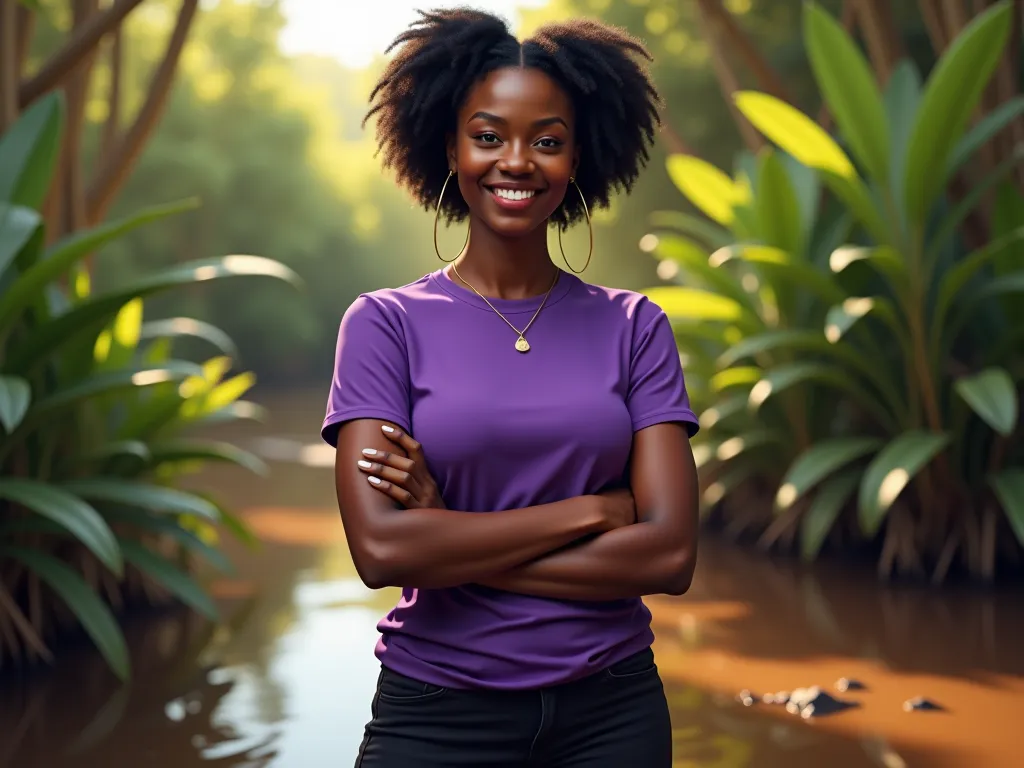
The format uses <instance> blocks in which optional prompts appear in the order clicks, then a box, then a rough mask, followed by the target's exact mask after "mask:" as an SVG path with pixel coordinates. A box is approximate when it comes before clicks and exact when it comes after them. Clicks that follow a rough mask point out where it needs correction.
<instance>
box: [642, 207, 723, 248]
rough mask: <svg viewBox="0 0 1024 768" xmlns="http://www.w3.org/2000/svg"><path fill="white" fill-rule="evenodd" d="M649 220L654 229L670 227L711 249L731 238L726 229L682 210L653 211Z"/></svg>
mask: <svg viewBox="0 0 1024 768" xmlns="http://www.w3.org/2000/svg"><path fill="white" fill-rule="evenodd" d="M650 221H651V226H652V227H654V228H655V229H671V230H675V231H677V232H679V233H680V234H683V235H689V236H691V237H694V238H696V239H697V240H699V241H700V242H702V243H704V244H705V245H706V246H708V248H710V249H712V250H714V249H715V248H721V247H722V246H723V245H728V244H729V243H731V242H732V240H733V237H732V234H730V232H729V231H728V230H726V229H724V228H722V227H720V226H718V225H717V224H715V223H713V222H710V221H708V220H707V219H702V218H700V217H699V216H694V215H692V214H689V213H684V212H683V211H655V212H654V213H652V214H651V218H650Z"/></svg>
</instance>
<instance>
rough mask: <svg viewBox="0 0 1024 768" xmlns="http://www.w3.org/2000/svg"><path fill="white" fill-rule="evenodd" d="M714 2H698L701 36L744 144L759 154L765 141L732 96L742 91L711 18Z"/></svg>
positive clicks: (710, 0) (699, 0)
mask: <svg viewBox="0 0 1024 768" xmlns="http://www.w3.org/2000/svg"><path fill="white" fill-rule="evenodd" d="M713 1H714V0H697V8H698V13H697V20H698V22H699V23H700V27H701V34H703V36H704V39H705V40H707V41H708V46H709V48H710V50H711V63H712V65H713V66H714V68H715V77H716V78H717V79H718V86H719V88H720V90H721V91H722V96H723V97H725V103H726V104H728V105H729V111H730V112H732V116H733V120H734V121H735V122H736V127H737V128H738V129H739V132H740V136H742V137H743V143H744V144H746V145H747V149H749V150H750V151H751V152H758V151H759V150H760V149H761V148H762V147H763V146H765V140H764V137H763V136H761V134H760V133H758V131H757V129H755V128H754V126H753V125H751V124H750V122H749V121H748V120H747V118H746V117H744V116H743V113H742V112H740V111H739V109H738V108H737V106H736V102H735V101H733V98H732V96H733V94H734V93H736V92H737V91H738V90H739V89H740V83H739V80H738V79H737V77H736V75H735V73H734V72H733V71H732V67H730V65H729V61H728V59H726V58H725V54H724V53H723V51H722V43H721V39H720V38H719V36H718V34H717V29H716V28H715V27H716V26H717V25H716V23H715V20H714V19H713V18H712V17H711V13H712V12H711V11H709V6H710V5H711V3H712V2H713Z"/></svg>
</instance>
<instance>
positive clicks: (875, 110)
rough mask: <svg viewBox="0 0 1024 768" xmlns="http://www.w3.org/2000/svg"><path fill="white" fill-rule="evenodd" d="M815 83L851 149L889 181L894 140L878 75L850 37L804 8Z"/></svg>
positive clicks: (827, 18) (832, 22)
mask: <svg viewBox="0 0 1024 768" xmlns="http://www.w3.org/2000/svg"><path fill="white" fill-rule="evenodd" d="M804 44H805V45H806V46H807V56H808V58H809V59H810V62H811V69H812V71H813V72H814V79H815V80H816V81H817V83H818V87H819V88H821V92H822V95H823V96H824V98H825V103H827V104H828V107H829V111H830V112H831V113H832V116H833V117H834V118H835V121H836V125H837V126H838V127H839V129H840V131H841V132H842V135H843V137H844V138H845V139H846V141H847V142H848V143H849V145H850V148H851V150H852V151H853V153H854V154H855V155H856V156H857V157H858V159H859V160H860V161H861V163H862V164H863V166H864V167H865V168H866V169H867V171H868V173H869V174H870V175H871V176H873V177H874V178H875V179H876V180H878V181H881V182H883V183H884V182H885V181H886V180H888V178H889V136H888V134H887V133H886V130H887V122H886V116H885V108H884V106H883V105H882V95H881V93H879V91H878V86H877V84H876V82H875V75H874V73H873V72H872V70H871V67H870V66H869V65H868V62H867V61H866V60H865V58H864V55H863V54H862V53H861V52H860V49H859V48H858V47H857V45H856V44H855V43H854V42H853V40H851V39H850V36H849V35H848V34H847V33H846V31H845V30H844V29H843V28H842V26H840V25H839V24H838V23H837V22H836V21H835V19H833V18H832V17H831V16H830V15H829V14H828V13H827V12H825V11H823V10H821V9H820V8H819V7H818V6H817V5H816V4H814V3H808V4H807V5H805V6H804Z"/></svg>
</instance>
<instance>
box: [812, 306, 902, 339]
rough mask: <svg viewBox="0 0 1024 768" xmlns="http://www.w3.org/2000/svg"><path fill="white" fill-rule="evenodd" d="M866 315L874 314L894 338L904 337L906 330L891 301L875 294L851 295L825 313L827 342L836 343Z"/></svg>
mask: <svg viewBox="0 0 1024 768" xmlns="http://www.w3.org/2000/svg"><path fill="white" fill-rule="evenodd" d="M867 315H874V316H875V317H877V318H879V319H880V320H882V321H883V322H884V323H885V324H886V325H888V326H889V328H890V329H891V330H892V332H893V334H894V335H895V336H896V338H898V339H900V340H901V341H903V340H904V339H905V336H906V332H905V330H904V328H903V325H902V323H901V322H900V319H899V317H897V315H896V310H895V309H894V308H893V305H892V302H890V301H889V300H888V299H883V298H880V297H877V296H876V297H872V296H860V297H851V298H849V299H847V300H846V301H844V302H843V303H842V304H837V305H835V306H834V307H831V308H830V309H829V310H828V313H827V314H826V315H825V338H826V339H828V341H829V343H831V344H837V343H838V342H839V341H840V340H841V339H842V338H843V337H844V336H845V335H846V332H847V331H849V330H850V328H852V327H853V326H854V325H855V324H856V323H857V321H858V320H860V319H861V318H862V317H866V316H867Z"/></svg>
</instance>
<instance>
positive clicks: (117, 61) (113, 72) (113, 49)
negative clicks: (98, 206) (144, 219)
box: [97, 27, 124, 164]
mask: <svg viewBox="0 0 1024 768" xmlns="http://www.w3.org/2000/svg"><path fill="white" fill-rule="evenodd" d="M112 37H113V40H111V42H110V93H109V94H107V119H106V122H104V123H103V135H102V137H101V139H100V152H99V157H98V160H97V164H98V163H100V162H102V160H103V158H106V157H109V156H110V153H111V151H112V150H113V148H114V143H115V142H116V141H117V138H118V135H119V132H120V128H121V80H122V77H123V73H122V71H121V70H122V65H123V62H122V59H123V46H124V34H123V33H122V31H121V28H120V27H118V28H117V29H116V30H115V31H114V33H113V35H112Z"/></svg>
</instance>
